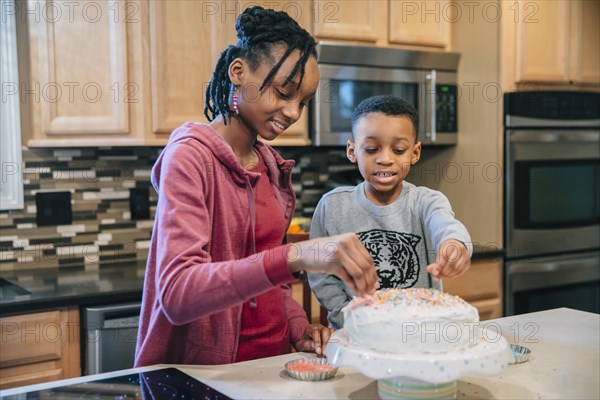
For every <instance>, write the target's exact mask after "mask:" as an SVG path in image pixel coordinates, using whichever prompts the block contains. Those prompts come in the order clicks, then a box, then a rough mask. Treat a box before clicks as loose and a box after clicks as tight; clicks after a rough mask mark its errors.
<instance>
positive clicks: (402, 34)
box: [389, 0, 453, 48]
mask: <svg viewBox="0 0 600 400" xmlns="http://www.w3.org/2000/svg"><path fill="white" fill-rule="evenodd" d="M452 10H453V9H452V8H451V7H450V1H444V0H437V1H422V2H413V1H395V0H391V1H390V5H389V24H390V27H389V42H390V43H397V44H408V45H416V46H432V47H439V48H446V47H448V46H449V45H450V21H451V20H452V14H451V13H452Z"/></svg>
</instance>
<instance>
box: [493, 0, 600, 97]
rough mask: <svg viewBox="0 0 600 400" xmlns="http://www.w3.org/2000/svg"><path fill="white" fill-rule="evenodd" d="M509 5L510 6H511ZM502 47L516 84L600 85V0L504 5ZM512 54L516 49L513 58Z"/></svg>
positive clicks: (567, 0) (531, 2)
mask: <svg viewBox="0 0 600 400" xmlns="http://www.w3.org/2000/svg"><path fill="white" fill-rule="evenodd" d="M509 3H510V4H509ZM503 8H504V12H503V14H504V15H507V16H508V15H510V16H513V17H514V18H505V19H503V22H502V25H503V28H502V29H503V30H504V32H503V34H502V35H503V39H504V41H505V44H506V45H505V46H502V50H501V51H503V52H505V53H508V56H507V57H505V58H504V57H503V58H502V59H503V61H507V62H508V63H509V64H508V66H507V67H508V68H509V69H510V68H511V67H512V66H511V65H510V62H511V59H514V77H510V76H509V80H510V81H512V82H535V83H541V84H543V83H550V84H583V85H585V84H596V85H597V84H598V83H600V57H598V48H600V27H599V24H598V21H599V20H600V2H599V1H597V0H572V1H570V0H555V1H524V0H521V1H519V2H506V3H503ZM510 53H514V56H513V55H512V54H510Z"/></svg>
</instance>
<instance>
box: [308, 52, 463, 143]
mask: <svg viewBox="0 0 600 400" xmlns="http://www.w3.org/2000/svg"><path fill="white" fill-rule="evenodd" d="M317 51H318V53H319V60H318V61H319V70H320V73H321V80H320V83H319V87H318V89H317V93H316V96H315V99H314V101H313V104H312V106H311V107H310V108H309V110H310V113H311V114H310V115H311V122H310V125H311V136H312V142H313V145H315V146H324V145H343V146H345V145H346V142H347V140H348V139H350V137H351V114H352V111H353V110H354V108H355V107H356V106H357V105H358V103H360V102H361V101H362V100H364V99H365V98H367V97H371V96H375V95H381V94H394V95H397V96H399V97H401V98H403V99H404V100H407V101H409V102H410V103H412V104H413V105H414V106H415V108H416V109H417V110H418V112H419V119H420V127H419V138H420V140H421V141H422V142H423V143H424V144H431V145H438V144H439V145H452V144H456V142H457V137H456V136H457V126H458V125H457V124H458V120H457V114H458V110H457V100H458V96H459V93H458V90H459V88H458V86H457V68H458V62H459V59H460V54H457V53H445V52H444V53H442V52H424V51H412V50H403V49H389V48H380V47H369V46H356V45H343V44H333V43H326V42H321V43H319V44H318V47H317Z"/></svg>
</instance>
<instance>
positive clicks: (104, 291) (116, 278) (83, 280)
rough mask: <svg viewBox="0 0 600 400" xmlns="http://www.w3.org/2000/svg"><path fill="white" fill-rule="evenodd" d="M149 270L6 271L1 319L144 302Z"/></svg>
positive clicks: (476, 252) (115, 266) (134, 266)
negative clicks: (70, 307)
mask: <svg viewBox="0 0 600 400" xmlns="http://www.w3.org/2000/svg"><path fill="white" fill-rule="evenodd" d="M307 239H308V234H289V235H288V241H289V242H296V241H299V240H307ZM499 257H502V251H501V250H500V249H497V248H495V247H484V246H478V245H474V248H473V257H472V259H473V260H481V259H492V258H499ZM145 268H146V260H139V261H137V262H122V263H110V264H87V265H81V266H73V267H60V268H42V269H35V270H12V271H4V272H2V273H0V306H1V307H0V316H6V315H14V314H20V313H28V312H37V311H44V310H47V309H52V308H57V307H66V306H81V305H83V306H85V305H89V304H94V305H97V304H102V303H108V302H110V303H116V302H128V301H136V300H140V299H141V298H142V290H143V285H144V271H145ZM2 279H3V280H4V281H5V282H2ZM13 285H16V287H14V286H13Z"/></svg>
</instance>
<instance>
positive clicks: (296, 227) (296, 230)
mask: <svg viewBox="0 0 600 400" xmlns="http://www.w3.org/2000/svg"><path fill="white" fill-rule="evenodd" d="M287 233H306V232H304V231H303V230H302V228H300V225H290V227H289V228H288V231H287Z"/></svg>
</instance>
